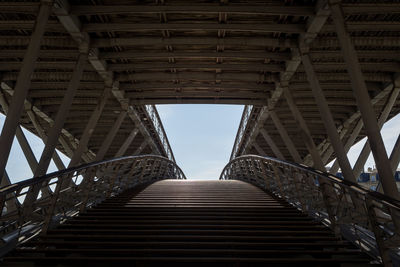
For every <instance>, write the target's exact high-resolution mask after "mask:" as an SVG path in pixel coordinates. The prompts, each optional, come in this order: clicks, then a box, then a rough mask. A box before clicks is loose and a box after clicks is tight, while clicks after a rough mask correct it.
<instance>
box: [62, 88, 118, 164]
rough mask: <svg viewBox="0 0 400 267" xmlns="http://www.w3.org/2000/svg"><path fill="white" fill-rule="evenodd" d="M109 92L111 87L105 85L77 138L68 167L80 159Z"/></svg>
mask: <svg viewBox="0 0 400 267" xmlns="http://www.w3.org/2000/svg"><path fill="white" fill-rule="evenodd" d="M110 92H111V87H109V86H106V87H105V89H104V91H103V94H102V95H101V96H100V98H99V99H98V103H97V106H96V108H95V109H94V110H93V112H92V115H91V116H90V118H89V121H88V122H87V124H86V127H85V130H84V131H83V134H82V136H81V139H80V140H79V144H78V147H77V148H76V150H75V152H74V155H73V156H72V158H71V161H70V162H69V164H68V168H69V167H73V166H76V165H77V164H79V162H80V161H81V157H82V154H83V152H85V150H87V144H88V142H89V139H90V137H91V136H92V134H93V131H94V128H95V127H96V124H97V121H98V120H99V118H100V116H101V113H102V111H103V109H104V106H105V105H106V103H107V100H108V97H109V96H110Z"/></svg>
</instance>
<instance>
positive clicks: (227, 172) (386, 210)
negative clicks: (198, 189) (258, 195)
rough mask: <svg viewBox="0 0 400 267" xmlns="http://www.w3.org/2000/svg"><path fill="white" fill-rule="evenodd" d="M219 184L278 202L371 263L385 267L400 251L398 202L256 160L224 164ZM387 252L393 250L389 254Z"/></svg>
mask: <svg viewBox="0 0 400 267" xmlns="http://www.w3.org/2000/svg"><path fill="white" fill-rule="evenodd" d="M219 179H220V180H223V179H237V180H243V181H246V182H249V183H251V184H254V185H256V186H258V187H260V188H262V189H264V190H268V191H270V192H272V193H274V194H275V195H277V196H279V197H281V198H284V199H285V200H287V201H288V202H289V203H291V204H292V205H294V206H296V207H298V208H299V209H301V210H303V211H304V212H307V213H309V214H310V215H311V216H313V217H315V218H316V219H318V220H320V221H321V222H323V223H324V224H326V225H328V226H330V227H331V228H332V230H334V231H335V233H336V234H340V233H341V234H342V235H343V236H345V237H346V238H347V239H350V240H351V241H353V242H354V243H356V244H357V245H358V246H359V247H361V248H362V249H365V248H366V247H367V248H368V249H369V251H366V252H367V253H369V254H370V255H372V256H374V257H375V258H376V259H378V260H381V261H383V263H385V265H386V264H389V265H390V264H391V262H392V260H393V257H394V256H395V258H396V260H398V255H397V253H398V251H400V227H399V226H400V201H398V200H396V199H393V198H391V197H388V196H386V195H383V194H381V193H379V192H374V191H370V190H367V189H364V188H362V187H361V186H360V185H358V184H357V183H354V182H351V181H346V180H343V179H341V178H339V177H337V176H334V175H332V174H329V173H326V172H323V171H319V170H316V169H314V168H311V167H308V166H305V165H301V164H297V163H292V162H288V161H285V160H279V159H275V158H272V157H262V156H258V155H244V156H240V157H237V158H235V159H233V160H232V161H230V162H229V163H228V164H227V165H226V166H225V167H224V169H223V171H222V173H221V175H220V178H219ZM393 248H395V249H394V250H393Z"/></svg>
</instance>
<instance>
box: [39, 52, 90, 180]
mask: <svg viewBox="0 0 400 267" xmlns="http://www.w3.org/2000/svg"><path fill="white" fill-rule="evenodd" d="M86 59H87V57H86V55H85V54H79V56H78V59H77V62H76V64H75V68H74V72H73V73H72V78H71V80H70V82H69V84H68V88H67V90H66V92H65V95H64V98H63V101H62V103H61V105H60V108H59V110H58V112H57V115H56V118H55V120H54V125H53V127H51V129H50V132H49V135H48V137H47V140H46V141H45V147H44V149H43V152H42V155H41V157H40V160H39V166H38V168H37V169H36V171H35V172H34V177H38V176H42V175H45V174H46V172H47V169H48V168H49V164H50V161H51V157H52V156H53V154H54V153H55V152H56V151H55V150H56V146H57V143H58V139H59V136H60V134H61V130H62V129H63V127H64V123H65V120H66V119H67V116H68V111H69V109H70V107H71V105H72V101H73V99H74V96H75V94H76V91H77V90H78V87H79V84H80V81H81V78H82V74H83V67H84V65H85V63H86Z"/></svg>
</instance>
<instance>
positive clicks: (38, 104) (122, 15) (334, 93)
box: [0, 0, 400, 196]
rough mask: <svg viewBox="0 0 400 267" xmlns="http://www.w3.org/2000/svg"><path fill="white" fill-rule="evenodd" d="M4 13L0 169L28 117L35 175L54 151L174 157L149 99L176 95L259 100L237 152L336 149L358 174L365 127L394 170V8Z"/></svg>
mask: <svg viewBox="0 0 400 267" xmlns="http://www.w3.org/2000/svg"><path fill="white" fill-rule="evenodd" d="M0 10H1V11H0V13H1V18H0V50H1V52H0V72H1V75H0V82H1V94H0V102H1V111H2V113H4V114H5V113H10V116H8V118H7V121H6V124H5V127H4V129H3V133H2V138H1V142H0V147H1V150H2V151H4V156H0V172H1V171H2V170H4V167H5V164H6V163H7V159H8V150H9V148H10V147H11V143H12V140H13V137H14V134H15V133H16V132H17V135H18V129H17V128H18V123H20V124H21V125H22V126H24V127H25V128H27V129H29V130H30V131H32V132H33V133H35V134H37V135H38V136H40V137H41V138H42V139H44V140H46V139H47V138H48V139H49V140H50V141H48V142H47V143H48V144H47V148H46V149H47V150H45V152H46V153H44V154H43V155H42V158H43V160H42V159H41V160H40V161H39V162H38V166H39V167H38V168H35V165H37V163H35V162H34V160H33V162H32V164H31V165H32V166H33V167H32V169H33V172H34V173H35V176H38V175H40V174H44V173H45V171H43V170H44V169H47V166H46V159H48V158H50V157H51V155H52V152H53V151H54V148H55V147H57V148H58V149H59V150H61V151H62V152H64V153H66V154H67V155H68V156H69V157H71V158H73V160H72V163H73V164H72V165H76V164H78V163H79V162H82V160H83V161H86V162H90V161H93V160H99V159H103V158H113V157H115V156H121V155H124V154H139V153H155V154H160V155H163V156H167V157H169V158H170V159H173V155H172V150H171V148H170V147H169V144H168V140H167V138H166V135H165V133H164V130H163V128H162V124H161V122H160V120H159V118H158V115H157V114H156V111H155V110H154V109H151V110H149V108H148V107H151V106H147V107H146V106H144V105H154V104H173V103H182V104H185V103H186V104H187V103H203V104H204V103H208V104H210V103H213V104H216V103H220V104H242V105H243V104H245V105H251V107H252V109H251V110H250V111H249V114H248V117H247V118H243V119H242V124H241V129H239V133H238V138H237V140H236V142H235V147H234V151H233V154H232V158H233V157H235V156H239V155H243V154H246V153H255V154H262V155H263V154H264V155H271V156H275V157H277V158H280V159H286V160H289V161H293V162H298V163H305V164H308V165H314V166H316V167H318V168H319V169H322V168H323V165H325V164H326V163H327V162H329V161H330V160H332V159H334V158H338V161H339V163H340V167H341V168H342V170H344V173H346V175H345V178H346V179H349V180H354V177H352V175H349V173H350V172H349V165H348V164H347V163H346V159H345V151H346V150H348V147H350V146H351V145H352V144H354V143H355V142H356V141H358V140H360V138H362V137H364V136H368V137H369V138H370V143H371V150H372V152H373V153H374V156H375V158H380V159H382V161H379V162H377V166H378V170H379V171H380V172H382V170H384V169H391V168H390V163H389V160H388V159H387V158H388V156H387V155H383V154H385V151H384V148H383V143H382V138H381V136H380V134H379V126H380V125H381V124H383V123H384V122H385V121H387V120H388V119H390V118H392V117H393V116H395V115H396V114H398V113H399V111H400V100H399V98H398V97H397V96H398V93H399V89H398V75H397V72H398V68H399V63H398V61H399V58H398V47H399V45H400V43H399V38H398V37H399V36H398V35H399V31H398V25H399V23H400V21H399V17H398V14H399V13H400V8H399V5H398V4H396V3H388V2H387V1H373V3H372V2H371V3H364V2H362V3H361V2H359V1H342V2H338V1H324V0H321V1H315V0H312V1H275V0H270V1H262V2H247V1H228V0H221V1H219V2H218V1H216V2H215V3H210V2H208V1H200V0H199V1H193V2H191V3H187V2H185V1H183V2H182V1H171V2H164V1H158V0H157V1H155V2H151V1H145V2H143V1H138V2H135V1H133V2H129V4H127V3H126V1H118V0H117V1H103V2H101V3H100V2H96V1H72V0H71V1H68V0H57V1H55V2H54V3H53V2H52V1H45V0H43V1H7V2H1V3H0ZM8 109H9V111H8ZM249 109H250V108H249ZM378 118H379V122H378V123H377V121H376V120H377V119H378ZM381 121H382V123H381ZM53 125H55V126H54V127H53ZM53 128H57V129H58V130H57V129H53ZM110 129H113V130H110ZM337 132H339V133H337ZM299 133H300V134H299ZM299 135H300V137H299ZM338 135H339V136H338ZM127 139H128V140H130V141H131V142H126V140H127ZM22 141H23V140H22ZM398 147H400V144H399V146H398ZM399 150H400V148H398V149H397V153H395V159H394V160H393V161H392V162H398V159H400V156H399V155H400V153H398V151H399ZM122 152H123V153H122ZM27 153H28V154H29V151H28V152H27ZM27 158H29V157H27ZM59 165H62V164H59ZM36 169H37V171H35V170H36ZM355 173H356V175H355V176H357V172H355ZM381 176H382V177H386V180H388V179H389V178H388V177H389V176H390V173H389V171H386V173H385V171H383V172H382V175H381ZM391 196H394V194H392V193H391Z"/></svg>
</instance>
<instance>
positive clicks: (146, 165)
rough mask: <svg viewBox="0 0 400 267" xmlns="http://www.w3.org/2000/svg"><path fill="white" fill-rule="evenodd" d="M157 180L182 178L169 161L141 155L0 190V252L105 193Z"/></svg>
mask: <svg viewBox="0 0 400 267" xmlns="http://www.w3.org/2000/svg"><path fill="white" fill-rule="evenodd" d="M163 179H186V177H185V174H184V173H183V171H182V170H181V169H180V168H179V166H178V165H176V163H175V162H173V161H171V160H169V159H167V158H165V157H161V156H157V155H142V156H127V157H121V158H115V159H109V160H103V161H98V162H92V163H88V164H83V165H80V166H77V167H73V168H69V169H65V170H61V171H57V172H53V173H50V174H46V175H44V176H41V177H37V178H32V179H28V180H25V181H22V182H19V183H16V184H12V185H9V186H5V187H3V188H0V211H1V214H0V222H1V224H0V256H1V255H3V254H4V253H5V252H7V251H8V250H9V249H10V248H12V247H13V245H16V244H17V243H18V242H19V243H20V242H24V241H26V240H27V239H29V238H30V237H32V236H35V235H37V234H39V233H41V232H46V231H47V230H48V229H49V228H52V227H54V226H55V225H57V224H59V223H60V222H62V221H64V220H65V219H68V218H70V217H73V216H76V215H77V214H79V213H80V212H82V211H84V210H85V209H87V208H88V207H91V206H93V205H96V204H97V203H99V202H101V201H103V200H104V199H105V198H106V197H110V196H113V195H116V194H118V193H120V192H122V191H124V190H127V189H129V188H132V187H134V186H136V185H140V184H146V183H151V182H154V181H158V180H163ZM1 243H3V247H1ZM10 244H12V245H10ZM6 248H7V249H6Z"/></svg>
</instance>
